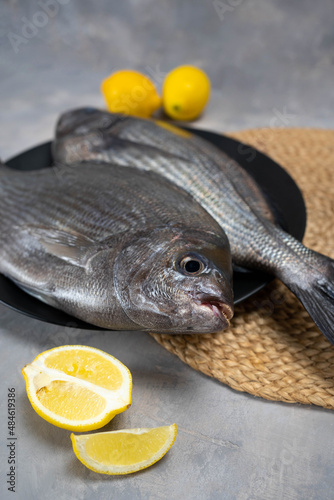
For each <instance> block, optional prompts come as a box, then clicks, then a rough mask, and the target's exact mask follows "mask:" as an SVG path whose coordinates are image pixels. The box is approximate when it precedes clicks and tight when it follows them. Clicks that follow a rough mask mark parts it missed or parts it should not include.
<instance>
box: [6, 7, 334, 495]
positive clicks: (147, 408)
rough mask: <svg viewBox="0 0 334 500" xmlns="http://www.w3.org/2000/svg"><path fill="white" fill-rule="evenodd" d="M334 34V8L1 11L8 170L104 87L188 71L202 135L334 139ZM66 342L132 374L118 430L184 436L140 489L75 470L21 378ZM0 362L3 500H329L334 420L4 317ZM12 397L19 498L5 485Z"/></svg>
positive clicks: (116, 347)
mask: <svg viewBox="0 0 334 500" xmlns="http://www.w3.org/2000/svg"><path fill="white" fill-rule="evenodd" d="M46 4H47V5H48V7H46ZM27 20H28V21H27ZM29 23H33V25H32V26H31V24H29ZM333 28H334V3H333V0H321V1H319V2H314V1H311V0H304V1H303V2H297V1H296V0H295V1H289V0H222V1H220V2H217V1H216V2H214V1H199V0H195V1H190V0H185V1H183V2H177V1H176V0H170V1H161V0H158V1H154V0H141V1H139V0H125V1H122V2H116V1H114V0H113V1H107V0H103V1H100V2H89V1H88V0H84V1H77V0H50V1H49V2H47V1H46V0H45V1H44V2H43V1H41V2H38V1H32V0H31V1H23V0H21V1H20V0H2V1H1V2H0V43H1V48H0V82H1V85H0V105H1V107H0V110H1V111H0V125H1V136H0V137H1V140H0V156H1V157H2V158H3V159H7V158H8V157H9V156H12V155H14V154H16V153H18V152H20V151H22V150H24V149H26V148H29V147H31V146H34V145H36V144H38V143H41V142H43V141H45V140H48V139H50V137H51V136H52V134H53V128H54V123H55V120H56V118H57V116H58V115H59V113H61V112H62V111H64V110H65V109H68V108H70V107H76V106H81V105H96V106H102V105H103V101H102V97H101V95H100V93H99V84H100V82H101V80H102V79H103V78H104V77H105V76H106V75H108V74H109V73H111V72H112V71H115V70H117V69H121V68H134V69H138V70H141V71H144V72H146V73H148V74H149V75H151V77H152V78H153V80H154V81H155V83H156V84H157V86H158V87H160V85H161V82H162V79H163V76H164V75H165V74H166V73H167V72H168V71H169V70H170V69H172V68H173V67H175V66H177V65H179V64H186V63H189V64H195V65H198V66H201V67H202V68H203V69H205V70H206V71H207V73H208V74H209V76H210V78H211V81H212V86H213V91H212V98H211V102H210V105H209V107H208V109H207V110H206V113H205V114H204V115H203V117H202V118H201V119H200V120H198V121H196V122H194V124H193V125H194V126H196V127H202V128H207V129H212V130H216V131H222V132H223V131H230V130H236V129H241V128H252V127H258V126H279V127H281V126H305V127H325V128H328V127H331V128H333V127H334V117H333V112H332V110H333V105H334V85H333V81H334V78H333V77H334V69H333V63H334V29H333ZM66 343H69V344H76V343H80V344H87V345H92V346H96V347H98V348H101V349H103V350H105V351H107V352H109V353H111V354H113V355H115V356H116V357H118V358H119V359H120V360H121V361H123V362H124V363H125V364H126V365H127V366H128V367H129V368H130V370H131V372H132V374H133V380H134V388H133V405H132V407H131V408H130V409H129V410H128V411H127V412H125V413H124V414H121V415H119V416H117V417H116V418H115V419H114V420H113V421H112V422H111V423H110V424H109V425H108V426H107V429H110V430H111V429H119V428H123V427H139V426H155V425H163V424H169V423H172V422H176V423H177V425H178V436H177V439H176V442H175V445H174V446H173V448H172V449H171V450H170V451H169V453H168V454H167V455H166V457H165V458H164V459H163V460H161V461H160V462H159V463H157V464H156V465H155V466H153V467H152V468H150V469H147V470H146V471H142V472H140V473H137V474H134V475H131V476H125V477H107V476H100V475H97V474H95V473H94V472H91V471H89V470H88V469H86V468H85V467H84V466H83V465H82V464H81V463H80V462H78V460H77V459H76V457H75V456H74V454H73V452H72V449H71V444H70V439H69V434H70V433H69V432H68V431H65V430H62V429H58V428H56V427H53V426H52V425H50V424H48V423H47V422H45V421H44V420H42V419H41V418H40V417H39V416H38V415H37V414H35V412H34V411H33V410H32V408H31V406H30V404H29V402H28V400H27V397H26V394H25V387H24V383H23V378H22V375H21V373H20V371H21V368H22V367H23V366H24V364H25V363H28V362H30V361H31V360H32V359H33V358H34V357H35V355H37V354H38V353H39V352H41V351H43V350H45V349H47V348H50V347H54V346H56V345H62V344H66ZM0 348H1V351H0V353H1V354H0V355H1V358H0V359H1V364H0V373H1V381H2V384H1V398H0V418H1V433H0V441H1V446H0V498H1V499H7V498H19V499H21V498H22V499H23V498H24V499H27V500H29V499H46V498H47V499H50V500H55V499H57V500H72V499H73V500H76V499H78V500H90V499H99V500H106V499H111V498H112V499H115V500H123V499H124V500H125V499H126V500H136V499H150V500H156V499H179V498H180V499H181V498H183V499H199V500H202V499H203V500H206V499H210V500H211V499H212V500H213V499H227V500H305V499H307V500H313V499H314V500H332V499H333V491H334V475H333V462H334V451H333V431H334V423H333V422H334V420H333V412H330V411H326V410H323V409H320V408H317V407H307V406H301V405H287V404H280V403H274V402H269V401H265V400H261V399H258V398H254V397H251V396H249V395H247V394H243V393H238V392H236V391H233V390H231V389H230V388H229V387H226V386H224V385H222V384H220V383H218V382H217V381H215V380H212V379H210V378H208V377H205V376H204V375H202V374H200V373H197V372H195V371H194V370H192V369H191V368H190V367H188V366H187V365H185V364H183V363H182V362H181V361H180V360H179V359H178V358H176V357H174V356H173V355H172V354H170V353H168V352H167V351H165V350H164V349H163V348H162V347H160V346H159V345H158V344H157V343H156V342H155V341H154V340H153V339H152V338H151V337H150V336H149V335H146V334H143V333H137V332H132V333H129V332H93V331H92V332H90V331H80V330H74V329H68V328H62V327H58V326H55V325H50V324H47V323H42V322H39V321H37V320H34V319H30V318H27V317H25V316H23V315H20V314H19V313H16V312H13V311H11V310H9V309H7V308H5V307H4V306H1V307H0ZM11 387H14V388H15V393H16V437H17V440H16V442H15V453H16V457H15V458H16V464H15V466H16V477H15V483H16V492H15V493H13V492H10V491H8V489H7V488H8V486H9V485H8V484H7V482H6V481H7V479H8V477H7V473H9V464H8V455H9V451H10V448H8V447H7V444H8V442H9V440H8V439H7V438H8V428H7V393H8V388H11Z"/></svg>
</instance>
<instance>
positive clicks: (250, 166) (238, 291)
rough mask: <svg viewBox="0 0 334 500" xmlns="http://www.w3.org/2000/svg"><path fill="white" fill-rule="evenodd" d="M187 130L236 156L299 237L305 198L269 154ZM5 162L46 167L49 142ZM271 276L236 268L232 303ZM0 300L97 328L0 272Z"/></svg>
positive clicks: (29, 311) (49, 319) (25, 167)
mask: <svg viewBox="0 0 334 500" xmlns="http://www.w3.org/2000/svg"><path fill="white" fill-rule="evenodd" d="M187 130H189V131H191V132H192V133H195V134H198V135H199V136H201V137H203V138H204V139H207V140H208V141H210V142H212V143H213V144H215V145H216V146H218V147H219V148H220V149H222V150H223V151H225V152H226V153H227V154H228V155H229V156H230V157H232V158H234V159H235V160H237V161H238V163H239V164H240V165H241V166H242V167H243V168H245V169H246V170H247V172H249V173H250V174H251V175H252V176H253V177H254V178H255V180H256V181H257V182H258V184H259V185H260V186H261V188H262V189H263V192H264V193H265V195H266V196H267V198H268V199H269V201H270V203H271V204H272V206H273V208H274V209H275V213H277V214H278V218H279V221H280V224H281V225H282V226H283V228H284V229H285V230H286V231H287V232H288V233H290V234H292V235H293V236H295V237H296V238H298V239H299V240H301V239H302V237H303V235H304V231H305V226H306V210H305V204H304V200H303V197H302V195H301V192H300V191H299V189H298V187H297V186H296V184H295V182H294V181H293V180H292V179H291V177H290V176H289V175H288V174H287V173H286V172H285V170H283V169H282V167H280V166H279V165H278V164H277V163H275V162H274V161H273V160H271V159H270V158H268V156H266V155H264V154H262V153H260V152H259V151H257V150H255V149H253V148H251V147H250V146H248V145H245V144H242V143H241V142H238V141H235V140H233V139H230V138H229V137H225V136H223V135H219V134H215V133H213V132H207V131H204V130H197V129H190V128H187ZM6 163H7V165H8V166H9V167H11V168H13V169H17V170H35V169H41V168H46V167H48V166H49V165H51V164H52V155H51V142H47V143H45V144H41V145H40V146H36V147H34V148H32V149H29V150H28V151H25V152H23V153H21V154H19V155H18V156H15V157H14V158H12V159H10V160H8V161H7V162H6ZM271 279H272V278H271V277H270V276H268V275H265V274H259V273H253V272H235V273H234V295H235V303H238V302H241V301H242V300H244V299H246V298H248V297H250V296H251V295H253V294H254V293H256V292H257V291H259V290H260V289H261V288H263V287H264V286H265V285H266V284H267V283H268V282H269V281H270V280H271ZM0 302H1V303H2V304H5V305H7V306H9V307H11V308H12V309H14V310H15V311H18V312H21V313H23V314H26V315H28V316H31V317H33V318H37V319H40V320H42V321H46V322H48V323H54V324H57V325H64V326H69V327H75V328H86V329H92V330H98V329H100V328H98V327H96V326H93V325H90V324H88V323H85V322H83V321H80V320H79V319H76V318H74V317H72V316H69V315H68V314H66V313H64V312H62V311H59V310H58V309H55V308H53V307H51V306H48V305H47V304H44V303H43V302H40V301H39V300H38V299H35V298H34V297H31V296H30V295H28V294H27V293H25V292H23V291H22V290H21V289H20V288H18V287H17V286H16V285H14V283H13V282H12V281H10V280H9V279H7V278H5V277H4V276H2V275H0Z"/></svg>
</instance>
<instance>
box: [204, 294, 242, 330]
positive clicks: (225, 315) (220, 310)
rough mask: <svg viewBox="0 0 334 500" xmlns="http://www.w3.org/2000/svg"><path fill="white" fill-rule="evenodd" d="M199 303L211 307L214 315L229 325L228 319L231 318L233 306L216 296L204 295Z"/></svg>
mask: <svg viewBox="0 0 334 500" xmlns="http://www.w3.org/2000/svg"><path fill="white" fill-rule="evenodd" d="M201 305H202V306H204V307H208V308H209V309H211V311H212V313H213V315H214V316H216V317H217V318H219V319H220V321H221V322H222V323H223V324H224V325H226V327H228V326H229V325H230V320H231V319H232V318H233V314H234V311H233V308H232V307H231V306H229V305H228V304H226V302H223V301H221V300H219V299H217V298H216V297H212V298H211V297H208V298H207V297H206V298H205V300H202V301H201Z"/></svg>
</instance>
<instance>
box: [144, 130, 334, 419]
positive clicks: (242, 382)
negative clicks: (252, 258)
mask: <svg viewBox="0 0 334 500" xmlns="http://www.w3.org/2000/svg"><path fill="white" fill-rule="evenodd" d="M231 136H232V137H234V138H236V139H238V140H240V141H242V142H245V143H247V144H250V145H252V146H254V147H255V148H257V149H259V150H260V151H262V152H264V153H266V154H267V155H269V156H271V157H272V158H273V159H274V160H275V161H277V162H278V163H279V164H280V165H282V166H283V167H284V168H285V169H286V170H287V171H288V172H289V174H290V175H291V176H292V177H293V178H294V180H295V181H296V182H297V184H298V186H299V188H300V189H301V191H302V193H303V195H304V198H305V202H306V206H307V214H308V219H307V229H306V234H305V238H304V243H305V244H306V245H307V246H309V247H311V248H313V249H314V250H317V251H319V252H322V253H324V254H327V255H329V256H330V257H332V258H334V131H331V130H319V129H317V130H314V129H255V130H246V131H243V132H238V133H234V134H231ZM152 336H153V337H154V338H155V340H157V342H159V343H160V344H161V345H163V346H164V347H165V348H166V349H168V350H169V351H170V352H172V353H174V354H176V355H177V356H178V357H179V358H180V359H181V360H182V361H184V362H185V363H187V364H189V365H190V366H191V367H193V368H195V369H196V370H199V371H201V372H203V373H205V374H206V375H210V376H211V377H215V378H216V379H218V380H220V381H221V382H223V383H225V384H228V385H229V386H230V387H232V388H233V389H236V390H238V391H244V392H248V393H250V394H253V395H255V396H261V397H263V398H266V399H272V400H278V401H285V402H289V403H296V402H298V403H306V404H315V405H319V406H323V407H325V408H331V409H334V346H332V345H331V344H330V343H329V342H328V341H327V339H326V338H325V337H324V336H323V335H322V334H321V333H320V332H319V330H318V328H317V327H316V326H315V325H314V323H313V321H312V320H311V318H310V317H309V315H308V314H307V312H306V311H305V310H304V309H303V307H302V306H301V305H300V303H299V301H298V300H297V299H296V298H295V296H294V295H293V294H292V293H291V292H289V290H287V288H286V287H285V286H284V285H283V284H282V283H280V282H279V281H278V280H274V281H273V282H272V283H271V284H270V285H269V286H267V287H266V288H265V289H264V290H262V291H261V292H259V293H258V294H256V295H255V296H253V297H251V298H250V299H248V300H247V301H245V302H243V303H242V304H240V305H238V306H236V310H235V316H234V319H233V320H232V326H231V327H230V328H229V329H228V330H226V331H223V332H221V333H218V334H205V335H185V336H184V335H161V334H152Z"/></svg>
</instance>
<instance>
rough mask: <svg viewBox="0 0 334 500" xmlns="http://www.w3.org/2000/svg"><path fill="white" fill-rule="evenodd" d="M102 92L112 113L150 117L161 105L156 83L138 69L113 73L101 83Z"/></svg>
mask: <svg viewBox="0 0 334 500" xmlns="http://www.w3.org/2000/svg"><path fill="white" fill-rule="evenodd" d="M101 92H102V95H103V97H104V99H105V101H106V105H107V108H108V110H109V111H111V112H112V113H124V114H127V115H134V116H139V117H141V118H149V117H150V116H151V115H152V113H154V111H156V110H157V109H158V108H160V106H161V97H160V96H159V94H158V92H157V90H156V88H155V86H154V83H153V82H152V81H151V80H150V79H149V78H148V77H147V76H146V75H143V74H142V73H139V72H138V71H133V70H121V71H117V72H116V73H112V74H111V75H109V76H108V77H107V78H105V79H104V80H103V82H102V83H101Z"/></svg>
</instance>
